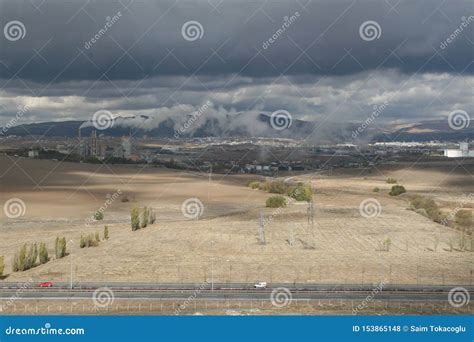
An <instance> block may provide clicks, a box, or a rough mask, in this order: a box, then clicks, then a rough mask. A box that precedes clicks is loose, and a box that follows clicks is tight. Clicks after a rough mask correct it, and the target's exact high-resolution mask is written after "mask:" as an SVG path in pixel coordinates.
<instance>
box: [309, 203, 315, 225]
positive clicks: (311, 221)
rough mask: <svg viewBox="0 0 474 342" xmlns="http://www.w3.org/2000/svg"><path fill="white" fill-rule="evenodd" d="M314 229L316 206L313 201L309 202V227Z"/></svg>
mask: <svg viewBox="0 0 474 342" xmlns="http://www.w3.org/2000/svg"><path fill="white" fill-rule="evenodd" d="M309 225H311V228H314V204H313V201H309V202H308V226H309Z"/></svg>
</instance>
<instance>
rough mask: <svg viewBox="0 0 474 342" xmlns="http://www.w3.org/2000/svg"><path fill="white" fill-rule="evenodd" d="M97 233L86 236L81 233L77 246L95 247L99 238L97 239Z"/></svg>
mask: <svg viewBox="0 0 474 342" xmlns="http://www.w3.org/2000/svg"><path fill="white" fill-rule="evenodd" d="M98 236H99V233H98V232H96V233H95V234H94V233H90V234H88V235H86V236H82V235H81V240H80V242H79V247H81V248H86V247H97V246H98V245H99V241H100V240H99V239H98Z"/></svg>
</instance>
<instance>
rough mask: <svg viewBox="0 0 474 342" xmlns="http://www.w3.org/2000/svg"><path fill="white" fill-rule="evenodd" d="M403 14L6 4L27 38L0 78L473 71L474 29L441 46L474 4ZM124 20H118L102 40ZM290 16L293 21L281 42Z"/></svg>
mask: <svg viewBox="0 0 474 342" xmlns="http://www.w3.org/2000/svg"><path fill="white" fill-rule="evenodd" d="M35 6H36V7H35ZM214 6H217V7H214ZM393 6H395V7H394V8H391V6H390V5H389V2H388V1H387V2H384V1H333V2H331V1H310V2H303V0H301V1H299V2H296V1H277V2H271V1H268V2H263V1H241V0H233V1H225V2H222V3H218V2H213V1H211V0H210V1H199V2H197V1H195V2H191V1H177V2H175V1H127V0H122V3H120V2H117V1H90V2H86V1H46V2H44V3H43V2H35V1H2V2H1V5H0V10H1V11H0V12H1V17H0V19H1V23H2V26H3V25H5V24H6V23H7V22H9V21H11V20H19V21H21V22H22V23H23V24H24V25H25V27H26V36H25V38H24V39H22V40H18V41H8V40H6V39H5V37H3V36H2V37H1V41H0V44H1V49H0V52H1V54H0V61H1V63H0V77H2V78H3V79H4V80H3V81H2V83H3V85H4V86H5V85H6V86H7V87H8V84H5V83H6V80H8V79H9V78H11V77H13V76H15V77H19V78H22V79H23V80H34V81H37V82H42V83H50V82H58V81H68V80H97V79H102V80H134V79H142V78H145V77H153V76H157V75H174V76H179V75H184V76H187V75H190V74H196V75H201V76H202V75H211V76H212V75H225V74H229V75H230V74H235V73H238V74H240V75H243V76H250V77H253V78H256V77H257V78H258V77H275V76H279V75H280V74H282V73H284V74H285V75H307V74H315V75H345V74H351V73H356V72H361V71H365V70H373V69H376V68H377V69H386V68H398V69H400V70H401V71H403V72H406V73H412V72H415V71H418V70H420V71H422V72H451V73H461V72H463V73H472V71H473V65H472V63H471V62H472V43H471V42H470V41H469V39H468V38H469V37H470V36H471V37H472V32H473V27H468V28H467V29H466V31H465V32H464V33H462V34H460V35H459V36H458V37H457V38H456V39H455V40H454V42H453V43H451V44H449V46H447V48H446V49H441V48H440V44H441V43H442V42H443V41H445V39H446V38H447V37H449V36H450V35H451V34H452V33H453V31H454V30H456V29H457V28H458V27H459V25H460V24H461V20H462V19H461V18H462V17H469V16H470V15H472V14H474V13H473V12H474V11H473V6H472V2H469V1H460V0H455V1H449V2H446V3H445V2H443V1H441V0H433V1H411V0H410V1H402V2H400V3H398V4H395V3H393ZM118 13H120V15H119V14H118ZM295 13H298V15H296V14H295ZM114 15H115V16H117V18H118V19H117V20H115V21H114V22H113V24H112V25H110V27H109V28H107V32H105V34H100V33H99V32H100V30H101V29H103V28H104V26H105V24H106V22H107V19H106V18H107V17H108V18H109V21H110V19H111V18H114ZM285 17H288V19H287V20H286V22H287V23H288V20H290V21H291V23H290V24H289V25H287V27H286V28H285V32H283V33H282V34H280V33H281V32H280V33H278V32H279V31H278V30H279V29H281V28H282V26H283V25H284V23H285V19H284V18H285ZM291 18H293V19H294V20H292V19H291ZM190 20H196V21H198V22H199V23H200V24H201V25H202V27H203V35H202V38H201V39H198V40H196V41H187V40H185V39H184V38H183V36H182V33H181V28H182V25H183V24H184V23H185V22H187V21H190ZM368 20H373V21H376V22H377V23H378V24H379V25H380V28H381V34H380V37H379V38H378V39H376V40H373V41H365V40H363V39H361V37H360V35H359V27H360V25H361V24H362V23H363V22H365V21H368ZM472 26H474V25H472ZM96 35H98V37H99V39H96V42H95V43H92V42H91V39H92V38H93V37H94V36H96ZM272 36H273V37H276V39H274V42H273V43H270V42H269V41H270V39H271V38H272ZM96 37H97V36H96ZM87 44H88V49H86V48H85V45H87ZM264 46H265V47H266V48H265V49H264ZM435 50H438V51H439V54H436V51H435ZM259 51H260V53H259ZM303 51H304V53H303ZM1 85H2V84H0V86H1Z"/></svg>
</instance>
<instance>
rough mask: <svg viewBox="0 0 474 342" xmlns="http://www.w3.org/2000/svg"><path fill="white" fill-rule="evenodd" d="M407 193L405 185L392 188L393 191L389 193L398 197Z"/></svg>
mask: <svg viewBox="0 0 474 342" xmlns="http://www.w3.org/2000/svg"><path fill="white" fill-rule="evenodd" d="M405 192H407V191H406V190H405V187H404V186H403V185H394V186H392V190H390V192H389V193H388V194H389V195H390V196H398V195H401V194H403V193H405Z"/></svg>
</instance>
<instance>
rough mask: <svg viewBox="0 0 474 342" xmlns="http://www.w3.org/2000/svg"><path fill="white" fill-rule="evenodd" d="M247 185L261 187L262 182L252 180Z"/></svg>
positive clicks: (254, 187)
mask: <svg viewBox="0 0 474 342" xmlns="http://www.w3.org/2000/svg"><path fill="white" fill-rule="evenodd" d="M247 186H248V187H249V188H251V189H259V188H260V182H259V181H251V182H249V183H248V184H247Z"/></svg>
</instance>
